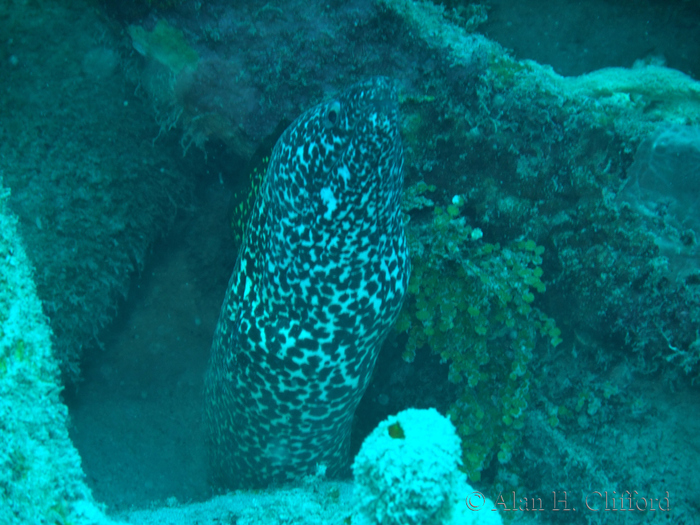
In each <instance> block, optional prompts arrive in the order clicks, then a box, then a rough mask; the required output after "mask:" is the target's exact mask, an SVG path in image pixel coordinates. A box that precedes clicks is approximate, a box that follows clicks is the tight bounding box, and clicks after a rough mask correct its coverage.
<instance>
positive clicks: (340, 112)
mask: <svg viewBox="0 0 700 525" xmlns="http://www.w3.org/2000/svg"><path fill="white" fill-rule="evenodd" d="M398 118H399V116H398V103H397V95H396V88H395V86H394V85H393V83H392V82H391V81H389V80H388V79H385V78H373V79H370V80H368V81H365V82H362V83H359V84H356V85H354V86H352V87H350V88H349V89H348V90H347V91H345V92H343V93H342V94H340V95H339V96H337V97H336V98H334V99H332V100H330V101H328V102H325V103H323V104H320V105H318V106H316V107H313V108H311V109H309V110H308V111H307V112H305V113H304V114H303V115H301V116H300V117H299V118H298V119H297V120H296V121H294V122H293V123H292V124H291V125H290V127H289V128H288V129H287V130H286V131H285V132H284V134H283V135H282V136H281V137H280V139H279V141H278V142H277V144H276V145H275V148H274V150H273V153H272V157H271V160H270V164H269V166H268V169H267V172H266V174H265V179H264V181H263V184H262V187H261V190H260V193H259V195H258V197H257V200H256V203H255V206H254V207H253V211H252V214H251V218H250V220H249V223H248V227H247V229H246V233H245V237H244V239H243V244H242V246H241V249H240V252H239V255H238V259H237V262H236V266H235V269H234V272H233V275H232V277H231V280H230V282H229V285H228V288H227V292H226V298H225V300H224V304H223V306H222V309H221V314H220V317H219V322H218V325H217V328H216V333H215V335H214V341H213V344H212V352H211V358H210V364H209V370H208V373H207V379H206V419H207V425H208V432H209V439H210V466H211V471H212V475H213V481H214V482H215V483H216V484H217V485H218V486H220V487H225V488H229V489H231V488H254V487H263V486H266V485H268V484H270V483H277V482H284V481H289V480H292V479H295V478H298V477H300V476H304V475H307V474H310V473H313V472H315V470H316V467H317V465H319V464H322V465H325V467H326V468H327V471H326V472H327V475H330V476H333V475H339V474H341V473H343V472H344V469H345V468H346V467H347V464H348V461H349V458H348V449H349V444H350V443H349V441H350V430H351V424H352V418H353V414H354V412H355V408H356V407H357V405H358V403H359V401H360V398H361V397H362V394H363V393H364V391H365V389H366V387H367V384H368V382H369V380H370V376H371V374H372V369H373V367H374V364H375V361H376V359H377V355H378V353H379V350H380V347H381V345H382V342H383V341H384V339H385V337H386V335H387V333H388V331H389V330H390V328H391V326H392V325H393V323H394V322H395V320H396V317H397V315H398V313H399V310H400V308H401V305H402V302H403V298H404V295H405V293H406V288H407V284H408V278H409V273H410V264H409V259H408V255H407V250H406V238H405V235H404V229H403V223H402V218H401V213H400V207H399V205H400V197H401V189H402V185H403V149H402V146H401V139H400V136H399V126H398Z"/></svg>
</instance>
